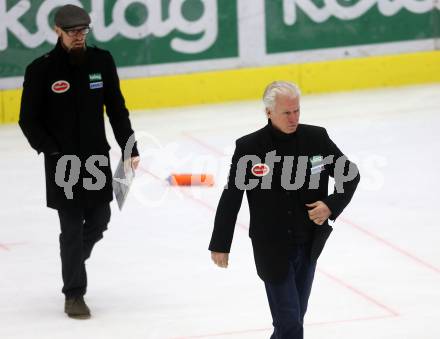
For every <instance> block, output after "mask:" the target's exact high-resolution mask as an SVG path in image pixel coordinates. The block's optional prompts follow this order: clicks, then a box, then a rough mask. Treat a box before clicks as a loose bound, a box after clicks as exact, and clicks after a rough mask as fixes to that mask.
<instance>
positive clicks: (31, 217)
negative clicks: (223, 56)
mask: <svg viewBox="0 0 440 339" xmlns="http://www.w3.org/2000/svg"><path fill="white" fill-rule="evenodd" d="M170 95H172V93H170ZM132 122H133V126H134V129H135V130H136V132H137V134H138V137H139V139H140V142H139V143H140V149H141V153H142V169H140V170H139V171H138V173H137V177H136V180H135V183H134V185H133V187H132V191H131V192H130V196H129V199H128V201H127V203H126V206H125V208H124V210H123V211H122V212H119V210H118V209H117V206H116V203H115V202H113V203H112V221H111V223H110V225H109V230H108V231H107V232H106V233H105V237H104V239H103V241H101V242H100V243H99V244H98V245H97V246H96V247H95V250H94V253H93V255H92V258H91V259H90V260H89V261H88V263H87V268H88V278H89V289H88V293H87V295H86V301H87V302H88V304H89V306H90V308H91V311H92V319H90V320H87V321H75V320H71V319H69V318H67V317H66V316H65V314H64V313H63V302H64V298H63V296H62V294H61V292H60V290H61V268H60V258H59V245H58V234H59V223H58V218H57V214H56V212H55V211H54V210H50V209H47V208H46V207H45V183H44V174H43V158H42V156H37V155H36V153H35V152H34V151H33V150H31V149H30V147H29V146H28V144H27V141H26V140H25V138H24V136H23V135H22V133H21V131H20V130H19V128H18V127H17V126H16V125H9V126H0V138H1V143H0V159H1V167H0V187H1V193H2V194H1V196H0V206H1V209H0V217H1V219H0V270H1V271H0V338H2V339H48V338H54V339H70V338H72V339H73V338H75V339H76V338H82V339H88V338H91V339H110V338H118V339H119V338H120V339H141V338H142V339H155V338H157V339H178V338H179V339H184V338H187V339H191V338H218V339H260V338H261V339H263V338H269V336H270V333H271V328H272V325H271V318H270V312H269V307H268V305H267V301H266V296H265V292H264V286H263V283H262V282H261V281H260V280H259V278H258V277H257V275H256V271H255V267H254V262H253V256H252V249H251V244H250V240H249V238H248V234H247V227H248V221H249V218H248V216H249V214H248V208H247V202H246V199H244V201H243V205H242V208H241V211H240V214H239V217H238V224H237V227H236V230H235V235H234V242H233V246H232V250H231V255H230V265H229V268H228V269H226V270H225V269H220V268H218V267H216V266H215V265H214V264H213V263H212V262H211V259H210V254H209V252H208V250H207V247H208V243H209V239H210V235H211V231H212V227H213V219H214V214H215V209H216V206H217V202H218V199H219V197H220V194H221V191H222V188H223V185H224V183H225V179H226V175H227V170H228V164H229V160H230V157H231V154H232V152H233V149H234V141H235V139H237V138H238V137H240V136H242V135H244V134H247V133H249V132H252V131H254V130H256V129H259V128H260V127H263V126H264V125H265V123H266V120H265V116H264V113H263V107H262V104H261V103H260V102H244V103H229V104H221V105H212V106H200V107H191V108H178V109H168V110H155V111H148V112H142V113H141V112H139V113H138V112H135V113H133V114H132ZM301 122H303V123H308V124H315V125H320V126H324V127H326V128H327V130H328V132H329V135H330V136H331V137H332V139H333V140H334V141H335V142H336V144H337V145H338V146H339V147H340V148H341V149H342V151H343V152H344V153H345V154H346V155H348V156H349V158H351V159H352V160H354V161H355V162H356V163H357V164H358V165H359V168H360V171H361V177H362V178H361V183H360V185H359V187H358V190H357V192H356V194H355V196H354V198H353V200H352V202H351V204H350V205H349V206H348V208H347V209H346V210H345V211H344V213H343V214H342V216H341V217H340V218H339V219H338V220H337V222H336V223H335V224H334V232H333V234H332V236H331V237H330V240H329V241H328V244H327V246H326V248H325V250H324V252H323V254H322V256H321V257H320V259H319V260H318V270H317V273H316V276H315V282H314V285H313V289H312V295H311V299H310V303H309V309H308V313H307V315H306V320H305V321H306V324H305V336H306V338H307V339H323V338H325V339H438V338H440V308H439V305H440V223H439V217H438V215H439V201H440V200H439V192H440V183H439V173H440V160H439V156H440V155H439V150H440V133H439V126H440V85H423V86H414V87H404V88H399V89H383V90H371V91H360V92H352V93H340V94H331V95H313V96H305V97H303V98H302V101H301ZM107 132H108V133H107V134H108V138H109V140H110V143H111V144H112V146H113V150H112V156H113V158H112V164H113V169H115V165H116V162H117V161H118V157H119V154H120V151H119V149H118V147H117V145H116V143H115V141H114V138H113V134H112V132H111V131H110V129H108V130H107ZM172 172H193V173H197V172H199V173H200V172H207V173H212V174H214V175H215V179H216V185H215V186H214V187H211V188H200V187H199V188H183V189H182V188H180V189H179V188H174V187H169V186H168V185H167V184H166V182H165V180H164V179H165V178H166V177H167V176H168V175H169V174H170V173H172Z"/></svg>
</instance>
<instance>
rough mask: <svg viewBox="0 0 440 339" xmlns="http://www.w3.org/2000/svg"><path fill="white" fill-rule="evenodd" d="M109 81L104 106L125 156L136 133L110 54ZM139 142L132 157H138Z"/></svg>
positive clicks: (107, 57)
mask: <svg viewBox="0 0 440 339" xmlns="http://www.w3.org/2000/svg"><path fill="white" fill-rule="evenodd" d="M106 59H107V60H106V61H107V62H106V72H107V77H108V78H107V79H106V80H105V84H104V104H105V110H106V113H107V116H108V117H109V120H110V124H111V126H112V129H113V133H114V135H115V138H116V141H117V142H118V144H119V147H121V150H122V152H123V154H124V150H125V146H126V144H127V142H128V140H129V139H130V137H131V136H133V138H134V131H133V129H132V127H131V122H130V118H129V112H128V109H127V107H126V106H125V100H124V97H123V95H122V92H121V88H120V84H119V77H118V72H117V69H116V65H115V62H114V60H113V57H112V56H111V54H110V53H108V52H107V53H106ZM138 155H139V152H138V149H137V142H135V143H134V146H133V149H132V152H131V156H132V157H134V156H138Z"/></svg>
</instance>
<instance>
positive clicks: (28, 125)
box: [19, 5, 139, 319]
mask: <svg viewBox="0 0 440 339" xmlns="http://www.w3.org/2000/svg"><path fill="white" fill-rule="evenodd" d="M90 21H91V20H90V17H89V15H88V14H87V12H86V11H85V10H83V9H82V8H80V7H77V6H74V5H65V6H63V7H60V8H59V9H58V11H57V12H56V14H55V32H56V34H57V35H58V42H57V44H56V46H55V48H54V49H53V50H52V51H50V52H49V53H47V54H45V55H43V56H42V57H40V58H38V59H36V60H34V61H33V62H32V63H31V64H30V65H29V66H28V67H27V69H26V73H25V77H24V84H23V94H22V99H21V110H20V119H19V125H20V127H21V129H22V130H23V133H24V135H25V136H26V138H27V139H28V141H29V143H30V145H31V146H32V148H34V149H35V150H36V151H37V152H38V153H44V160H45V172H46V198H47V206H48V207H50V208H54V209H56V210H57V211H58V215H59V220H60V225H61V234H60V239H59V240H60V254H61V264H62V277H63V283H64V285H63V289H62V292H63V293H64V295H65V312H66V313H67V315H68V316H69V317H71V318H76V319H87V318H90V310H89V308H88V307H87V305H86V303H85V301H84V297H83V296H84V294H85V293H86V289H87V274H86V267H85V260H86V259H88V258H89V257H90V255H91V252H92V249H93V247H94V245H95V244H96V242H98V241H99V240H100V239H102V237H103V232H104V231H105V230H106V229H107V224H108V223H109V221H110V201H111V200H112V199H113V190H112V171H111V168H110V161H109V150H110V146H109V144H108V142H107V140H106V135H105V126H104V106H105V111H106V114H107V116H108V118H109V120H110V124H111V127H112V129H113V133H114V135H115V138H116V140H117V142H118V144H119V146H120V147H121V150H122V151H123V153H124V154H126V155H127V156H126V161H127V163H128V164H131V166H132V167H133V168H134V169H136V168H137V166H138V163H139V153H138V150H137V146H136V143H135V142H134V132H133V129H132V127H131V123H130V119H129V112H128V110H127V108H126V106H125V101H124V98H123V95H122V93H121V90H120V86H119V78H118V75H117V71H116V66H115V63H114V61H113V58H112V56H111V54H110V53H109V52H108V51H105V50H102V49H99V48H96V47H90V46H87V45H86V36H87V33H89V31H90V27H89V25H90ZM130 145H131V146H130ZM126 148H127V150H126V151H125V149H126ZM124 151H125V152H124ZM67 184H69V185H71V187H70V189H66V188H69V187H67V186H66V185H67Z"/></svg>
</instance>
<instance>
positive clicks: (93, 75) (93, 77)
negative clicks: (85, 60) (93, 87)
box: [89, 73, 102, 82]
mask: <svg viewBox="0 0 440 339" xmlns="http://www.w3.org/2000/svg"><path fill="white" fill-rule="evenodd" d="M89 79H90V82H92V81H102V76H101V73H91V74H89Z"/></svg>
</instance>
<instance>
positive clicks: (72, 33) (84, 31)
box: [63, 27, 90, 38]
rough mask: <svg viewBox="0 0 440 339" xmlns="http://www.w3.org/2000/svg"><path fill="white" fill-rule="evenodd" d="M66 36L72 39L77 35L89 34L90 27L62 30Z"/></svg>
mask: <svg viewBox="0 0 440 339" xmlns="http://www.w3.org/2000/svg"><path fill="white" fill-rule="evenodd" d="M63 31H64V32H66V34H67V35H68V36H69V37H71V38H73V37H75V36H77V35H87V34H88V33H89V32H90V27H82V28H73V29H63Z"/></svg>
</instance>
